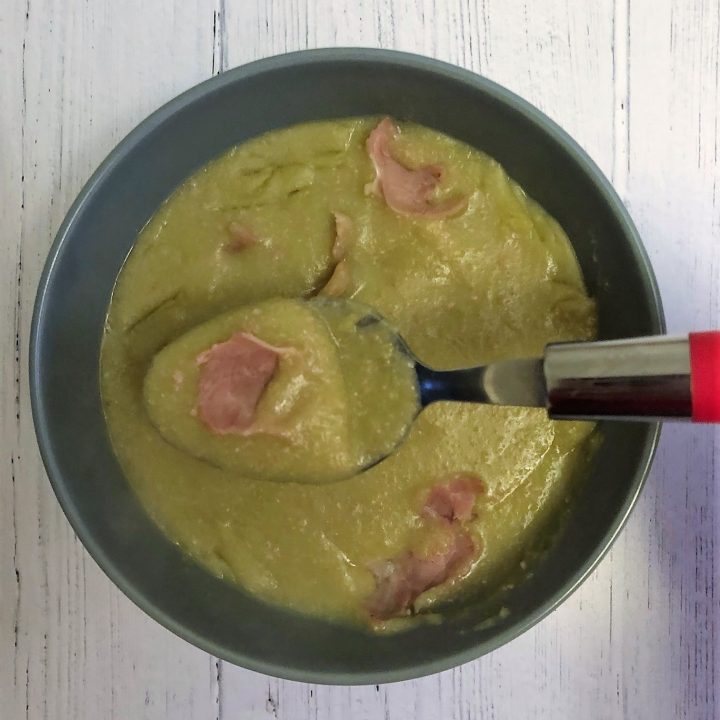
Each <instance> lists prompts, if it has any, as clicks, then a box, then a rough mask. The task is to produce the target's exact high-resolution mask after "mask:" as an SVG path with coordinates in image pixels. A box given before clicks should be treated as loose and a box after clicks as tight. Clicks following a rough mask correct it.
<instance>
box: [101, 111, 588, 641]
mask: <svg viewBox="0 0 720 720" xmlns="http://www.w3.org/2000/svg"><path fill="white" fill-rule="evenodd" d="M551 181H552V179H551V178H549V179H548V182H551ZM313 297H316V298H348V299H353V300H355V301H359V302H361V303H364V304H366V305H369V306H371V307H372V308H375V309H377V311H378V312H379V313H380V314H381V315H382V316H384V317H385V318H387V319H388V321H389V322H390V323H391V324H392V325H393V326H395V327H397V329H398V330H399V331H400V333H401V334H402V336H403V337H404V338H405V339H406V340H407V343H408V345H409V346H410V347H411V348H412V350H413V351H414V352H415V354H416V355H417V356H418V357H419V358H420V359H421V360H422V361H423V362H424V363H426V364H428V365H430V366H433V367H436V368H455V367H467V366H471V365H480V364H485V363H488V362H492V361H495V360H501V359H507V358H513V357H527V356H532V355H539V354H541V353H542V351H543V348H544V346H545V344H547V343H548V342H553V341H559V340H571V339H591V338H593V337H594V336H595V332H596V309H595V304H594V302H593V300H592V299H591V298H589V297H588V294H587V292H586V289H585V286H584V282H583V278H582V275H581V273H580V269H579V266H578V263H577V260H576V258H575V256H574V253H573V250H572V247H571V244H570V242H569V240H568V238H567V236H566V235H565V233H564V232H563V230H562V229H561V228H560V226H559V225H558V223H557V222H555V221H554V220H553V219H552V218H551V217H550V216H549V215H548V214H547V213H546V212H545V211H544V210H543V209H542V208H541V207H539V206H538V205H537V204H536V203H535V202H533V201H532V200H531V199H530V198H528V197H527V196H526V195H525V193H524V192H523V190H522V189H521V188H520V187H519V186H518V185H517V184H515V183H514V182H513V181H512V180H511V179H510V178H508V176H507V175H506V173H505V172H504V170H503V169H502V167H501V166H500V165H499V164H498V163H497V162H496V161H495V160H493V159H492V158H490V157H488V156H487V155H485V154H483V153H482V152H480V151H478V150H476V149H473V148H471V147H469V146H467V145H465V144H463V143H461V142H458V141H456V140H454V139H452V138H449V137H447V136H445V135H443V134H441V133H439V132H437V131H434V130H431V129H428V128H425V127H421V126H418V125H414V124H409V123H398V124H395V123H393V121H391V120H389V119H384V120H382V119H380V118H360V119H347V120H336V121H328V122H318V123H310V124H306V125H300V126H295V127H291V128H288V129H284V130H277V131H273V132H271V133H268V134H266V135H263V136H262V137H258V138H256V139H253V140H250V141H248V142H246V143H243V144H242V145H239V146H237V147H234V148H233V149H231V150H230V151H229V152H227V153H226V154H225V155H223V156H222V157H220V158H218V159H216V160H214V161H213V162H211V163H209V164H208V165H206V166H205V167H203V168H201V169H200V170H199V171H198V172H196V173H195V174H194V175H193V176H192V177H190V178H189V179H188V180H187V181H186V182H185V183H184V184H183V185H182V186H181V187H180V188H178V189H177V190H176V191H175V192H174V193H173V195H172V196H171V197H170V198H169V199H168V200H167V201H166V202H165V203H164V204H163V205H162V206H161V207H160V208H159V209H158V210H157V212H156V213H155V215H154V216H153V218H152V219H151V220H150V222H149V223H148V225H147V226H146V227H145V228H144V229H143V231H142V232H141V233H140V236H139V237H138V239H137V242H136V244H135V247H134V249H133V251H132V252H131V253H130V255H129V257H128V259H127V261H126V263H125V265H124V267H123V270H122V272H121V273H120V276H119V278H118V280H117V284H116V288H115V291H114V294H113V299H112V302H111V305H110V308H109V313H108V319H107V327H106V332H105V336H104V339H103V345H102V353H101V381H102V392H103V402H104V408H105V413H106V417H107V423H108V428H109V432H110V436H111V440H112V443H113V446H114V449H115V451H116V454H117V456H118V458H119V461H120V463H121V465H122V467H123V470H124V472H125V474H126V476H127V479H128V481H129V483H130V484H131V485H132V487H133V489H134V490H135V492H136V493H137V495H138V497H139V498H140V501H141V502H142V504H143V505H144V507H145V508H146V509H147V511H148V512H149V513H150V515H151V516H152V517H153V518H154V520H155V521H156V522H157V523H158V524H159V525H160V526H161V528H162V529H163V531H164V532H165V533H166V534H167V535H168V536H169V537H170V538H171V539H172V540H173V541H174V542H176V543H178V544H179V545H180V546H181V547H182V548H183V549H184V550H185V551H186V552H187V553H189V554H190V555H191V556H192V557H193V558H195V559H196V560H198V561H199V562H201V563H202V564H204V565H205V566H206V567H207V568H208V569H209V570H210V571H211V572H213V573H215V574H217V575H220V576H222V577H224V578H227V579H228V580H230V581H233V582H236V583H238V584H240V585H241V586H242V587H243V588H244V589H245V590H246V591H248V592H251V593H254V594H255V595H257V596H259V597H261V598H262V599H264V600H267V601H270V602H273V603H277V604H279V605H282V606H285V607H288V608H292V609H295V610H297V611H300V612H303V613H309V614H313V615H318V616H322V617H325V618H328V619H332V620H337V621H347V622H354V623H363V624H365V625H367V626H369V627H374V628H377V629H381V628H384V627H389V626H392V623H393V622H394V621H395V619H396V618H404V617H406V616H409V615H412V614H416V613H420V614H422V613H425V612H429V611H431V610H434V609H436V608H440V607H444V604H445V603H446V602H447V601H449V600H452V599H454V598H457V597H460V596H464V595H469V596H477V597H479V596H481V595H483V594H489V593H491V592H493V591H494V590H495V589H496V588H498V587H499V586H500V585H502V583H503V582H505V580H506V578H507V577H509V576H510V575H513V576H514V575H515V574H517V572H518V569H519V568H525V567H526V562H525V560H526V559H527V558H528V557H529V556H530V555H531V554H532V553H533V550H534V548H536V547H537V545H538V543H540V542H541V540H542V538H543V536H544V534H546V533H547V527H548V525H549V524H550V523H551V521H552V520H553V518H556V517H558V515H559V514H561V513H562V511H563V508H564V507H565V506H566V504H567V501H568V498H569V497H570V496H571V493H572V490H573V487H574V485H575V484H576V483H577V482H578V478H579V476H580V475H581V474H582V468H583V465H584V464H585V462H586V460H587V457H588V456H589V454H590V453H591V451H592V448H593V445H594V443H595V433H593V426H592V425H591V424H589V423H576V422H553V421H550V420H548V418H547V416H546V414H545V412H544V411H542V410H535V409H516V408H500V407H490V406H481V405H467V404H459V403H436V404H433V405H431V406H430V407H428V408H426V409H425V410H423V411H422V412H421V413H420V414H419V415H418V416H417V419H415V421H414V423H413V424H412V427H411V429H410V432H409V435H408V437H407V439H406V441H405V442H404V443H403V444H402V445H401V446H400V447H399V449H398V450H397V451H396V452H395V453H393V454H392V455H391V456H390V457H389V458H388V459H386V460H384V461H383V462H381V463H380V464H378V465H376V466H374V467H372V468H371V469H369V470H367V471H366V472H363V473H361V474H359V475H355V476H352V477H348V478H347V479H344V480H341V481H335V482H332V479H333V478H332V473H333V472H335V471H337V470H338V469H341V470H347V471H349V474H352V471H353V469H354V468H355V467H358V466H360V465H362V464H363V463H364V462H366V461H367V458H368V457H371V456H372V454H373V453H381V454H382V453H383V452H385V451H387V450H388V449H389V448H388V447H387V443H388V442H389V440H388V438H389V437H390V436H391V435H392V434H393V433H394V432H399V431H401V430H403V423H406V422H407V416H408V412H409V411H408V408H411V406H412V403H414V402H415V401H416V400H415V398H414V396H413V397H410V395H408V394H407V393H405V394H404V393H403V391H402V390H400V389H398V388H399V387H400V385H398V384H397V383H396V382H395V380H394V379H393V378H397V377H399V376H398V375H397V373H400V374H401V375H402V373H404V372H406V371H408V369H409V366H406V367H405V368H404V369H403V368H400V367H399V366H392V363H391V362H390V360H389V359H388V358H387V357H385V358H383V356H382V350H381V349H380V346H379V345H378V346H377V348H371V349H370V350H368V352H369V353H370V354H369V355H368V357H370V358H371V359H370V360H369V361H368V363H369V364H368V363H364V362H360V361H357V362H356V361H355V360H353V358H357V352H356V351H357V348H355V349H352V348H353V346H352V342H354V339H355V335H354V332H355V330H354V326H343V325H342V324H339V323H338V322H335V320H333V318H332V317H328V315H327V313H326V315H325V316H322V313H320V315H318V313H317V307H316V306H313V302H315V301H313V302H309V303H308V302H306V301H307V299H308V298H313ZM313 308H314V309H313ZM333 323H335V324H334V325H333ZM348 348H351V349H350V350H348ZM343 353H344V354H343ZM372 353H376V354H375V355H373V354H372ZM228 358H229V359H228ZM237 358H244V359H242V361H239V360H237ZM348 358H350V359H351V360H352V362H350V361H349V360H348ZM232 362H235V363H237V362H245V363H250V364H251V366H250V369H249V370H247V368H245V366H243V367H242V368H240V369H241V370H242V372H239V371H238V372H235V371H233V372H231V373H225V374H224V375H223V374H222V372H221V371H218V370H217V368H221V369H222V368H223V367H226V365H227V364H228V363H230V365H232ZM253 363H254V365H253ZM373 363H374V364H373ZM232 367H236V366H232ZM232 367H231V370H232ZM378 368H380V370H378ZM236 369H237V368H236ZM217 372H220V373H221V374H220V375H217ZM393 373H395V374H393ZM218 378H219V379H218ZM238 378H239V379H238ZM373 378H375V379H377V378H379V380H378V381H377V382H374V381H373V380H372V379H373ZM238 383H239V384H238ZM237 393H240V395H242V393H245V395H243V396H242V397H240V400H242V403H241V405H240V406H238V407H236V406H235V405H232V403H231V402H230V401H228V402H230V404H229V405H228V403H225V404H224V405H223V402H225V400H227V398H228V397H231V398H234V397H235V394H237ZM358 393H362V399H363V403H359V397H360V396H359V395H358ZM368 393H371V395H368ZM220 396H222V397H220ZM366 396H367V397H366ZM219 397H220V406H219V407H218V398H219ZM238 397H239V396H238ZM232 402H235V401H234V400H233V401H232ZM410 414H411V415H412V414H413V413H412V412H411V413H410Z"/></svg>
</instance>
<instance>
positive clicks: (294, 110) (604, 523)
mask: <svg viewBox="0 0 720 720" xmlns="http://www.w3.org/2000/svg"><path fill="white" fill-rule="evenodd" d="M370 114H390V115H393V116H395V117H397V118H400V119H410V120H413V121H416V122H419V123H422V124H424V125H428V126H430V127H434V128H437V129H439V130H442V131H443V132H445V133H448V134H449V135H453V136H454V137H456V138H459V139H461V140H464V141H465V142H467V143H469V144H471V145H473V146H475V147H478V148H480V149H482V150H484V151H485V152H487V153H489V154H490V155H492V156H493V157H495V158H496V159H497V160H499V161H500V162H501V163H502V164H503V165H504V167H505V168H506V169H507V171H508V172H509V174H510V175H511V176H512V177H514V178H515V180H517V181H518V182H519V183H520V184H521V185H522V186H523V187H524V188H525V189H526V190H527V192H528V193H529V194H530V195H531V196H532V197H534V198H535V199H536V200H538V201H539V202H540V203H541V204H542V205H543V206H544V207H545V208H546V209H547V210H548V211H549V212H550V213H551V214H552V215H553V216H554V217H555V218H556V219H557V220H558V221H559V222H560V223H561V225H562V226H563V227H564V228H565V230H566V231H567V233H568V235H569V236H570V238H571V240H572V242H573V245H574V247H575V250H576V252H577V255H578V258H579V260H580V263H581V265H582V268H583V271H584V273H585V277H586V280H587V282H588V285H589V288H590V292H591V293H592V294H593V295H594V296H595V297H596V298H597V300H598V303H599V312H600V334H601V336H602V337H603V338H613V337H622V336H630V335H643V334H653V333H658V332H660V331H661V330H662V314H661V311H660V308H659V302H658V298H657V291H656V288H655V284H654V280H653V277H652V272H651V271H650V269H649V266H648V264H647V260H646V258H645V255H644V252H643V250H642V247H641V246H640V244H639V241H638V239H637V237H636V235H635V231H634V229H633V227H632V224H631V223H630V221H629V219H628V218H627V216H626V214H625V213H624V210H623V209H622V206H621V205H620V203H619V201H618V200H617V198H616V197H615V195H614V193H613V192H612V190H611V189H610V188H609V186H608V185H607V182H606V181H605V180H604V179H603V178H602V176H601V175H600V174H599V171H597V169H596V168H595V167H594V166H593V165H592V163H591V162H590V161H589V160H588V159H587V157H586V156H585V155H584V154H583V153H582V151H580V150H579V149H578V148H577V147H576V146H575V145H574V143H572V141H571V140H569V138H567V136H565V135H564V133H562V131H560V130H559V129H558V128H557V127H556V126H554V125H553V124H552V123H551V122H550V121H549V120H547V118H545V117H544V116H542V115H541V114H540V113H539V112H538V111H536V110H534V109H533V108H531V107H530V106H528V105H527V104H525V103H524V102H523V101H521V100H519V99H518V98H516V97H515V96H513V95H512V94H510V93H508V92H507V91H504V90H502V89H501V88H499V87H497V86H495V85H493V84H492V83H490V82H488V81H486V80H483V79H482V78H479V77H477V76H474V75H471V74H469V73H466V72H464V71H461V70H459V69H457V68H453V67H451V66H447V65H444V64H441V63H437V62H435V61H430V60H427V59H423V58H416V57H413V56H407V55H402V54H399V53H388V52H381V51H346V50H333V51H315V52H307V53H300V54H296V55H288V56H281V57H278V58H272V59H270V60H266V61H260V62H258V63H254V64H252V65H250V66H246V67H244V68H239V69H237V70H234V71H230V72H228V73H226V74H225V75H223V76H221V77H219V78H216V79H213V80H211V81H208V82H207V83H204V84H202V85H200V86H198V87H196V88H194V89H193V90H191V91H189V92H188V93H186V94H185V95H183V96H181V97H180V98H178V99H176V100H174V101H173V102H171V103H170V104H169V105H167V106H165V107H164V108H162V109H161V110H159V111H158V112H157V113H155V114H154V115H153V116H151V117H150V118H149V119H148V120H146V121H145V122H144V123H143V124H142V125H140V126H139V127H138V128H137V129H136V130H135V131H133V132H132V133H131V134H130V135H129V136H128V138H126V139H125V140H124V141H123V143H121V145H120V146H119V147H118V148H117V149H116V150H115V151H114V152H113V153H112V154H111V156H110V157H109V158H108V159H107V160H106V161H105V163H104V164H103V165H102V166H101V168H100V169H99V170H98V172H97V173H96V174H95V175H94V176H93V178H92V179H91V180H90V182H89V183H88V185H87V186H86V188H85V189H84V190H83V193H82V194H81V196H80V197H79V198H78V201H77V202H76V204H75V205H74V206H73V209H72V210H71V211H70V213H69V215H68V217H67V219H66V221H65V223H64V224H63V227H62V228H61V230H60V232H59V234H58V238H57V240H56V243H55V245H54V246H53V250H52V251H51V254H50V258H49V260H48V264H47V266H46V269H45V273H44V275H43V278H42V280H41V283H40V289H39V293H38V300H37V305H36V312H35V318H34V325H33V334H32V339H33V340H32V342H33V346H32V350H31V364H32V367H31V390H32V399H33V410H34V417H35V422H36V428H37V433H38V439H39V443H40V447H41V450H42V453H43V457H44V460H45V463H46V467H47V469H48V473H49V475H50V478H51V481H52V482H53V485H54V488H55V491H56V493H57V496H58V498H59V500H60V502H61V504H62V506H63V508H64V510H65V512H66V514H67V515H68V518H69V519H70V521H71V523H72V524H73V527H74V528H75V530H76V532H77V533H78V535H79V536H80V538H81V540H82V541H83V542H84V544H85V546H86V547H87V548H88V550H89V551H90V553H91V554H92V555H93V557H94V558H95V559H96V560H97V561H98V563H99V564H100V565H101V567H102V568H103V569H104V570H105V571H106V572H107V573H108V575H109V576H110V577H111V578H112V579H113V580H114V581H115V582H116V583H117V584H118V585H119V586H120V587H121V588H122V589H123V591H124V592H126V593H127V594H128V595H129V596H130V598H131V599H133V600H134V601H135V602H136V603H137V604H138V605H140V606H141V607H142V608H143V609H145V610H146V611H147V612H148V613H150V614H151V615H152V616H153V617H155V618H156V619H157V620H159V621H160V622H162V623H163V624H164V625H166V626H167V627H169V628H170V629H172V630H173V631H175V632H177V633H178V634H180V635H181V636H182V637H184V638H186V639H187V640H189V641H190V642H193V643H195V644H196V645H198V646H200V647H202V648H204V649H206V650H208V651H209V652H211V653H213V654H215V655H218V656H221V657H223V658H225V659H228V660H230V661H232V662H235V663H237V664H240V665H244V666H246V667H250V668H253V669H256V670H260V671H263V672H267V673H270V674H274V675H278V676H282V677H289V678H293V679H301V680H307V681H317V682H335V683H371V682H372V683H375V682H383V681H389V680H398V679H403V678H407V677H413V676H418V675H422V674H426V673H429V672H434V671H437V670H441V669H444V668H447V667H450V666H452V665H455V664H458V663H460V662H463V661H466V660H469V659H471V658H474V657H477V656H478V655H480V654H482V653H483V652H487V651H488V650H491V649H493V648H494V647H497V646H498V645H500V644H502V643H503V642H505V641H507V640H508V639H510V638H511V637H513V636H515V635H517V634H519V633H520V632H522V630H524V629H526V628H527V627H529V626H530V625H532V624H533V623H534V622H535V621H537V619H538V618H540V617H542V615H544V614H545V613H546V612H547V611H549V610H550V609H551V608H552V607H554V605H556V604H557V602H559V601H560V600H561V599H562V597H564V596H565V595H566V594H567V593H569V592H570V591H571V590H572V589H573V588H574V586H575V585H576V584H577V583H578V582H579V581H580V580H581V579H582V577H584V575H585V574H587V572H589V570H590V569H591V567H592V566H593V565H594V563H595V562H596V561H597V559H598V558H599V557H600V555H601V554H602V551H603V550H604V548H605V547H606V546H607V545H608V544H609V542H610V541H611V539H612V538H613V537H614V535H615V534H616V532H617V530H618V529H619V527H620V525H621V524H622V522H623V520H624V518H625V516H626V515H627V513H628V511H629V508H630V506H631V505H632V502H633V501H634V499H635V496H636V494H637V492H638V491H639V488H640V485H641V483H642V479H643V477H644V474H645V472H646V469H647V466H648V464H649V462H650V459H651V456H652V451H653V448H654V443H655V439H656V434H657V429H656V428H655V427H650V426H640V425H623V426H622V427H620V426H616V425H607V426H605V427H604V431H603V432H604V438H605V440H604V444H603V447H602V449H601V451H600V453H599V454H598V456H597V459H596V461H595V462H594V464H593V467H592V470H591V472H590V476H589V478H588V479H587V480H586V481H585V482H584V483H583V485H582V489H581V491H580V492H579V495H578V498H577V501H576V503H575V505H574V507H573V511H572V514H571V517H570V518H569V521H568V523H567V525H566V526H565V528H564V530H563V536H564V537H566V538H568V539H569V541H567V542H565V541H563V539H564V538H563V537H561V538H560V539H559V542H557V543H556V544H555V545H554V546H553V548H552V549H551V550H550V552H549V554H548V556H547V558H546V559H545V560H544V561H543V564H542V566H541V568H540V569H538V572H536V573H535V576H534V577H533V579H532V580H531V581H529V582H527V583H524V584H522V585H520V586H519V587H517V588H516V589H515V590H514V591H512V592H511V593H510V594H509V595H508V596H507V597H506V598H505V599H504V605H505V606H506V607H507V608H508V609H509V610H510V613H509V614H508V615H507V616H506V617H504V618H503V619H501V620H500V621H499V622H498V623H497V624H496V625H495V626H493V627H485V628H484V629H483V628H477V627H476V625H477V624H478V618H477V617H474V616H473V614H472V612H471V611H470V612H468V613H466V614H465V615H462V616H458V617H457V618H456V619H454V620H450V621H448V622H447V623H445V624H444V625H442V626H432V625H425V626H419V627H417V628H415V629H413V630H411V631H409V632H406V633H402V634H398V635H394V636H389V637H375V636H371V635H370V634H367V633H365V632H362V631H359V630H355V629H352V628H348V627H342V626H337V625H332V624H329V623H326V622H322V621H320V620H316V619H312V618H308V617H302V616H299V615H296V614H294V613H291V612H287V611H284V610H282V609H278V608H275V607H271V606H268V605H266V604H263V603H261V602H259V601H257V600H255V599H254V598H253V597H251V596H248V595H247V594H245V593H244V592H242V591H241V590H240V589H238V588H236V587H233V586H231V585H229V584H226V583H224V582H222V581H219V580H217V579H215V578H213V577H211V576H210V575H209V574H207V573H206V572H205V571H204V570H203V569H202V568H200V567H199V566H197V565H195V564H194V563H192V562H190V561H187V560H186V559H185V557H184V556H183V555H182V554H181V552H180V551H179V550H178V549H177V547H175V546H174V545H173V544H172V543H171V542H170V541H169V540H167V539H166V538H165V536H164V535H162V533H160V531H159V530H158V529H157V528H156V527H155V525H154V524H153V523H152V522H151V521H150V520H149V518H148V517H147V515H146V514H145V512H144V511H143V509H142V507H141V506H140V505H139V504H138V502H137V500H136V498H135V496H134V495H133V493H132V491H131V489H130V487H129V486H128V484H127V482H126V481H125V479H124V477H123V474H122V472H121V470H120V467H119V466H118V463H117V461H116V459H115V456H114V455H113V452H112V449H111V447H110V444H109V441H108V437H107V434H106V430H105V423H104V419H103V413H102V407H101V403H100V393H99V378H98V357H99V348H100V339H101V335H102V330H103V322H104V318H105V313H106V310H107V307H108V303H109V301H110V295H111V291H112V288H113V284H114V282H115V278H116V276H117V274H118V272H119V270H120V268H121V266H122V263H123V260H124V259H125V256H126V255H127V253H128V252H129V250H130V248H131V246H132V244H133V242H134V240H135V238H136V236H137V234H138V232H139V231H140V229H141V228H142V227H143V225H144V224H145V223H146V222H147V220H148V219H149V218H150V216H151V215H152V213H153V212H154V210H155V209H156V208H157V206H158V205H159V204H160V203H161V202H162V201H163V200H164V199H165V198H166V197H167V196H168V194H169V193H170V192H171V191H172V190H173V189H174V188H175V187H176V186H177V185H178V184H180V183H181V182H182V181H183V180H184V179H185V178H186V177H187V176H188V175H189V174H190V173H192V172H193V171H194V170H195V169H197V168H198V167H200V166H201V165H203V164H204V163H206V162H207V161H208V160H209V159H211V158H212V157H214V156H216V155H218V154H219V153H221V152H223V151H224V150H225V149H227V148H228V147H230V146H231V145H234V144H236V143H239V142H242V141H243V140H246V139H247V138H250V137H253V136H255V135H258V134H260V133H263V132H266V131H268V130H271V129H273V128H278V127H283V126H287V125H291V124H294V123H299V122H305V121H309V120H317V119H323V118H332V117H344V116H353V115H370Z"/></svg>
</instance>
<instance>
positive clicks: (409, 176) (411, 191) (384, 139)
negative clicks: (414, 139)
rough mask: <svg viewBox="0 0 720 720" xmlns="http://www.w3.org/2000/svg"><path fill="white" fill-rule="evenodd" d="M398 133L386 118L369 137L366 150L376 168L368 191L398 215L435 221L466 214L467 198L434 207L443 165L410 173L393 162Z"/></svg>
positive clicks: (451, 199) (441, 203) (456, 199)
mask: <svg viewBox="0 0 720 720" xmlns="http://www.w3.org/2000/svg"><path fill="white" fill-rule="evenodd" d="M397 132H398V130H397V127H396V126H395V124H394V123H393V121H392V120H390V118H384V119H383V120H381V121H380V123H379V125H378V126H377V127H376V128H375V129H374V130H373V131H372V132H371V133H370V136H369V137H368V139H367V143H366V148H367V152H368V155H369V156H370V159H371V160H372V162H373V165H374V166H375V180H373V182H372V183H370V184H369V185H368V186H367V187H366V191H367V192H372V193H374V194H376V195H380V196H382V197H384V198H385V202H386V203H387V204H388V207H390V208H391V209H392V210H393V211H394V212H396V213H398V214H399V215H410V216H419V217H424V218H427V219H436V218H445V217H448V216H450V215H456V214H457V213H459V212H461V211H463V210H464V209H465V208H466V207H467V200H466V199H465V198H464V197H458V198H450V199H448V200H445V201H444V202H439V203H435V204H433V203H432V202H431V200H432V195H433V193H434V192H435V189H436V188H437V186H438V185H439V184H440V180H441V179H442V176H443V169H442V167H441V166H440V165H426V166H425V167H420V168H417V169H416V170H410V169H408V168H406V167H404V166H403V165H401V164H400V163H399V162H398V161H397V160H395V158H393V156H392V154H391V152H390V145H391V143H392V141H393V139H394V138H395V136H396V135H397Z"/></svg>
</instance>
